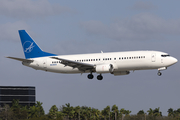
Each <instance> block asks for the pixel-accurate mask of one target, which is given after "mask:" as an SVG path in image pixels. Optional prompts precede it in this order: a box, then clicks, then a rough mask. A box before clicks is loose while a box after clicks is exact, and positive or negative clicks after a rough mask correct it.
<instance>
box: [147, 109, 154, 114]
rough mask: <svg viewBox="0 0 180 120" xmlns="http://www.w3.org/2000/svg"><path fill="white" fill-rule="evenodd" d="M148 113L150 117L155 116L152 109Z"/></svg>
mask: <svg viewBox="0 0 180 120" xmlns="http://www.w3.org/2000/svg"><path fill="white" fill-rule="evenodd" d="M147 112H148V115H150V116H153V110H152V109H151V108H149V110H148V111H147Z"/></svg>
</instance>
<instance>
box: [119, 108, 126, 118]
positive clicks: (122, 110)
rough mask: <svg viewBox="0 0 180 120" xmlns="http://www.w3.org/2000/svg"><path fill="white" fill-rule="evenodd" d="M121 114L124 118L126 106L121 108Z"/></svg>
mask: <svg viewBox="0 0 180 120" xmlns="http://www.w3.org/2000/svg"><path fill="white" fill-rule="evenodd" d="M120 114H121V117H122V120H123V119H124V114H126V110H125V109H124V108H122V109H121V110H120Z"/></svg>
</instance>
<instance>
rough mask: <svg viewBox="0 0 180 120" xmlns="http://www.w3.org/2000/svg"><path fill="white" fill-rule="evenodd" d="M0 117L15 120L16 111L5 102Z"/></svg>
mask: <svg viewBox="0 0 180 120" xmlns="http://www.w3.org/2000/svg"><path fill="white" fill-rule="evenodd" d="M0 111H1V112H0V118H1V119H3V120H13V118H14V113H13V111H12V109H11V108H10V107H9V105H7V104H5V105H4V106H3V107H1V108H0Z"/></svg>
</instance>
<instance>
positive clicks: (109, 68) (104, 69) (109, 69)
mask: <svg viewBox="0 0 180 120" xmlns="http://www.w3.org/2000/svg"><path fill="white" fill-rule="evenodd" d="M96 72H97V73H113V72H114V67H113V65H112V64H103V65H97V66H96Z"/></svg>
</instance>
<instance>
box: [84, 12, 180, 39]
mask: <svg viewBox="0 0 180 120" xmlns="http://www.w3.org/2000/svg"><path fill="white" fill-rule="evenodd" d="M81 27H82V28H83V29H85V31H86V32H87V33H88V34H90V35H98V36H103V37H108V38H111V39H116V40H150V39H162V38H163V39H165V36H171V35H177V36H179V34H180V20H179V19H174V20H173V19H171V20H165V19H163V18H161V17H158V16H155V15H152V14H149V13H142V14H137V15H134V16H132V17H130V18H126V19H122V20H117V21H115V22H113V23H111V24H110V25H105V24H103V23H102V22H101V21H87V22H83V23H81Z"/></svg>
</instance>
